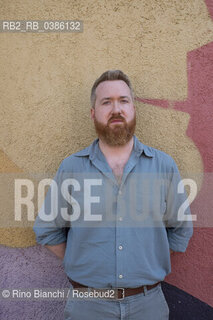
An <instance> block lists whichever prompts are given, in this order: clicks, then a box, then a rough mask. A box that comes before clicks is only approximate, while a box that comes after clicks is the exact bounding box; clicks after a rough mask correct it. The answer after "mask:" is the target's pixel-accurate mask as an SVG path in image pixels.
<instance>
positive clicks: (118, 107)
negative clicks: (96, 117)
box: [112, 100, 121, 113]
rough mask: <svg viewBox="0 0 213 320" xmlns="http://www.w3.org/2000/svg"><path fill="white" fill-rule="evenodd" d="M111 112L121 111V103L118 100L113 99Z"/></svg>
mask: <svg viewBox="0 0 213 320" xmlns="http://www.w3.org/2000/svg"><path fill="white" fill-rule="evenodd" d="M112 112H113V113H120V112H121V105H120V103H119V101H116V100H115V101H113V107H112Z"/></svg>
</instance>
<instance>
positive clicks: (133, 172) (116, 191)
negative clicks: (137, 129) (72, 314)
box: [33, 136, 193, 288]
mask: <svg viewBox="0 0 213 320" xmlns="http://www.w3.org/2000/svg"><path fill="white" fill-rule="evenodd" d="M98 141H99V140H98V139H96V140H95V141H94V142H93V143H92V144H91V145H90V146H89V147H87V148H85V149H84V150H81V151H80V152H77V153H75V154H72V155H71V156H69V157H67V158H66V159H64V160H63V161H62V162H61V165H60V167H59V169H58V171H57V173H56V175H55V177H54V179H53V182H52V185H51V187H50V188H49V190H48V192H47V195H46V198H45V201H44V204H43V206H42V208H41V209H40V211H39V215H38V216H37V218H36V221H35V224H34V227H33V230H34V232H35V234H36V239H37V242H38V243H40V244H42V245H46V244H47V245H56V244H60V243H62V242H67V245H66V252H65V256H64V260H63V265H64V269H65V272H66V273H67V275H68V277H69V278H71V279H73V280H74V281H77V282H79V283H81V284H84V285H87V286H91V287H96V288H110V287H127V288H131V287H139V286H141V285H147V284H154V283H156V282H157V281H162V280H163V279H164V278H165V276H166V275H167V274H168V273H169V272H170V271H171V265H170V251H169V249H172V250H173V251H180V252H184V251H185V250H186V247H187V245H188V241H189V239H190V237H191V236H192V233H193V226H192V222H191V221H190V217H191V213H190V209H189V206H187V205H185V209H184V210H182V211H181V210H180V209H181V208H182V207H183V204H184V203H185V204H186V201H187V195H186V193H185V192H183V193H178V192H177V186H178V184H179V183H181V182H180V181H181V177H180V174H179V172H178V168H177V166H176V164H175V162H174V160H173V159H172V158H171V157H170V156H169V155H167V154H166V153H164V152H162V151H160V150H157V149H154V148H152V147H148V146H146V145H144V144H142V143H141V142H140V141H139V140H138V139H137V138H136V137H135V136H134V147H133V150H132V153H131V155H130V158H129V160H128V162H127V163H126V165H125V167H124V171H123V176H122V181H121V183H120V185H119V184H118V182H117V181H116V178H115V176H114V174H113V172H112V169H111V168H110V167H109V165H108V163H107V161H106V158H105V157H104V155H103V153H102V151H101V150H100V148H99V143H98ZM56 183H57V188H56V187H55V185H56ZM183 211H184V212H183ZM181 214H182V215H183V214H184V215H185V219H183V218H181ZM51 215H52V217H54V219H51ZM46 217H49V219H46ZM186 217H187V219H186ZM48 220H49V221H48ZM187 220H188V221H187Z"/></svg>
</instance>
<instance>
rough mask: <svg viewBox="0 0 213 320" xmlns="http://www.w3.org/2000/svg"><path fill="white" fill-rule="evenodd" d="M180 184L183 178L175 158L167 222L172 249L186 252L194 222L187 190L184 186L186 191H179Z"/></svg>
mask: <svg viewBox="0 0 213 320" xmlns="http://www.w3.org/2000/svg"><path fill="white" fill-rule="evenodd" d="M179 184H182V180H181V176H180V173H179V170H178V168H177V165H176V163H175V162H174V160H173V161H172V170H171V172H170V175H169V183H168V188H167V195H166V203H167V209H166V215H165V224H166V231H167V236H168V241H169V247H170V249H171V250H173V251H178V252H185V251H186V248H187V246H188V243H189V240H190V238H191V237H192V235H193V223H192V221H191V218H192V216H191V211H190V207H189V204H188V205H186V204H187V194H186V191H185V190H184V188H182V189H183V191H184V192H181V193H180V192H178V185H179ZM183 204H185V205H184V208H185V209H184V212H183V211H182V210H183ZM181 212H182V213H184V216H185V217H184V218H181Z"/></svg>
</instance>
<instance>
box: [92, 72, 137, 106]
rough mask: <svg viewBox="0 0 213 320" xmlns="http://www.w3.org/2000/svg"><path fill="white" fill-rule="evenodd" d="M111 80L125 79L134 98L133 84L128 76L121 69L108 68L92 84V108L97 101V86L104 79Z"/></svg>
mask: <svg viewBox="0 0 213 320" xmlns="http://www.w3.org/2000/svg"><path fill="white" fill-rule="evenodd" d="M111 80H123V81H124V82H125V83H126V84H127V85H128V87H129V89H130V93H131V96H132V99H134V93H133V89H132V85H131V82H130V80H129V78H128V76H127V75H126V74H125V73H124V72H123V71H121V70H107V71H105V72H104V73H102V75H101V76H100V77H99V78H98V79H96V80H95V82H94V84H93V86H92V89H91V96H90V100H91V105H92V108H94V107H95V101H96V93H95V91H96V88H97V86H98V85H99V84H100V83H101V82H103V81H111Z"/></svg>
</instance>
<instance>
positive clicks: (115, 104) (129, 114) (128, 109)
mask: <svg viewBox="0 0 213 320" xmlns="http://www.w3.org/2000/svg"><path fill="white" fill-rule="evenodd" d="M91 116H92V119H93V120H94V125H95V129H96V132H97V134H98V137H99V138H100V139H101V140H102V141H103V142H105V143H107V144H108V145H110V146H122V145H125V144H126V143H127V142H128V141H130V139H131V138H132V136H133V135H134V132H135V126H136V112H135V107H134V105H133V100H132V96H131V92H130V89H129V87H128V86H127V84H126V83H125V82H124V81H122V80H113V81H104V82H101V83H100V84H99V85H98V87H97V88H96V102H95V107H94V108H92V109H91Z"/></svg>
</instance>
